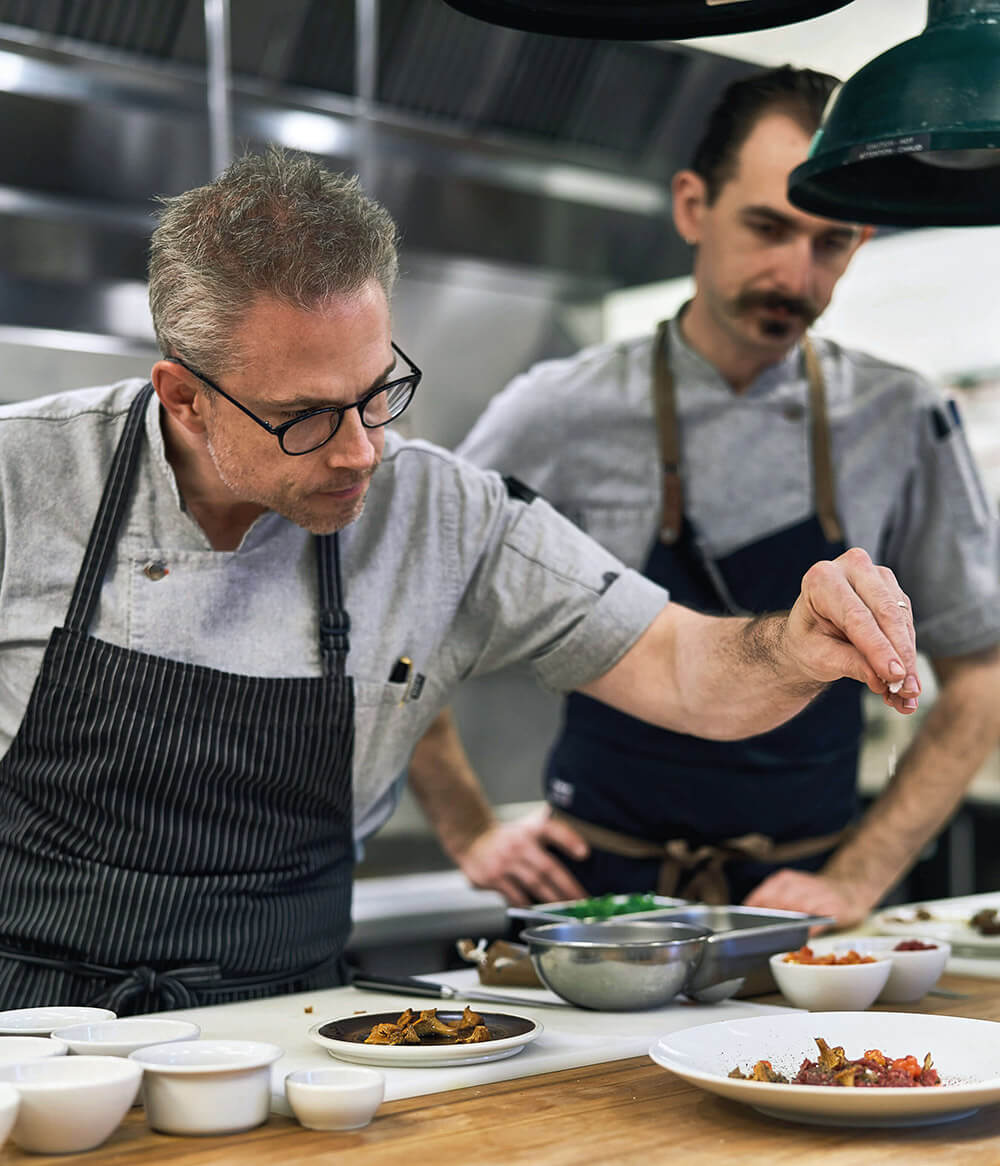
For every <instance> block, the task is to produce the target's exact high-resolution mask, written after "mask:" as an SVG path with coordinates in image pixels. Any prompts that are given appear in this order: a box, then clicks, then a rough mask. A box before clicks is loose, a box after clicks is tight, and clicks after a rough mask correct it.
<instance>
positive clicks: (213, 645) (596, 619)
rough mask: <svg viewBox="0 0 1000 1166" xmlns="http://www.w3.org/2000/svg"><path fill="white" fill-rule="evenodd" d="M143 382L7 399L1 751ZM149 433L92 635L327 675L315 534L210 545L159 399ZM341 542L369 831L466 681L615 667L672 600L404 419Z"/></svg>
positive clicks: (0, 412)
mask: <svg viewBox="0 0 1000 1166" xmlns="http://www.w3.org/2000/svg"><path fill="white" fill-rule="evenodd" d="M142 383H143V382H142V381H140V380H130V381H124V382H121V383H119V384H116V385H112V386H109V387H104V388H98V389H87V390H80V391H76V392H72V393H63V394H59V395H56V396H52V397H47V398H40V399H36V400H29V401H24V402H21V403H19V404H15V405H9V406H5V407H3V408H0V755H2V754H3V753H4V752H6V750H7V748H8V747H9V745H10V742H11V740H12V738H13V736H14V734H15V733H16V731H17V728H18V726H19V724H20V722H21V718H22V716H23V714H24V710H25V708H26V706H27V702H28V697H29V695H30V692H31V688H32V685H33V684H34V680H35V677H36V676H37V674H38V670H39V667H40V665H41V659H42V654H43V651H44V648H45V644H46V642H47V640H48V637H49V634H50V632H51V630H52V628H53V626H56V625H60V624H62V622H63V619H64V616H65V614H66V609H67V606H68V603H69V598H70V594H71V592H72V588H73V583H74V581H75V579H76V575H77V572H78V570H79V567H80V562H81V559H82V556H83V551H84V547H85V545H86V541H87V536H88V534H89V532H90V527H91V523H92V521H93V517H94V514H95V512H96V509H97V504H98V501H99V498H100V495H101V491H102V488H103V485H104V479H105V477H106V475H107V471H108V467H109V465H110V462H111V457H112V454H113V451H114V447H115V445H116V443H117V440H118V437H119V435H120V432H121V428H122V425H123V423H124V418H125V414H126V412H127V409H128V406H129V404H130V402H131V400H132V398H133V397H134V396H135V394H136V393H137V392H138V391H139V389H140V388H141V387H142ZM145 438H146V440H145V444H144V448H143V450H142V455H141V463H140V467H139V473H138V482H137V486H136V492H135V496H134V498H133V500H132V502H131V505H130V507H129V510H128V513H127V516H126V518H125V521H124V523H123V532H122V535H121V537H120V539H119V542H118V545H117V547H116V550H115V555H114V559H113V566H112V569H111V570H110V571H109V574H108V576H107V578H106V579H105V582H104V586H103V589H102V592H101V598H100V607H99V612H98V615H97V619H96V623H95V626H94V627H92V628H91V629H90V631H91V634H93V635H96V636H98V637H99V638H101V639H104V640H107V641H109V642H110V643H113V644H117V645H120V646H122V647H126V648H129V649H131V650H133V651H139V652H147V653H150V654H152V655H157V656H164V657H168V658H170V659H174V660H183V661H187V662H190V663H194V664H201V665H205V666H208V667H213V668H218V669H222V670H224V671H228V672H238V673H244V674H247V675H255V676H318V675H320V673H321V667H320V659H319V646H318V635H317V603H318V599H317V581H316V565H315V550H314V543H313V539H312V538H311V536H309V535H308V533H307V532H306V531H304V530H302V529H301V528H300V527H297V526H295V525H294V524H292V523H290V522H288V521H286V520H285V519H283V518H281V517H280V516H278V515H277V514H274V513H267V514H264V515H262V516H261V517H260V518H259V519H258V520H257V521H256V522H255V523H254V524H253V526H252V527H251V528H250V530H249V531H248V532H247V533H246V535H245V537H244V538H243V541H242V543H241V545H240V547H239V549H238V550H235V551H215V550H213V549H212V548H211V546H210V544H209V542H208V539H207V537H206V536H205V534H204V532H203V531H202V530H201V528H200V527H199V526H198V524H197V523H196V522H195V521H194V519H193V518H192V517H191V516H190V514H189V513H188V512H187V511H186V509H185V507H184V504H183V501H182V499H181V497H180V494H179V492H178V489H177V483H176V480H175V478H174V475H173V471H172V469H171V467H170V465H169V464H168V462H167V458H166V454H165V450H164V445H163V438H162V433H161V429H160V406H159V401H158V400H157V398H156V397H155V396H154V397H153V399H152V401H151V402H150V406H149V409H148V411H147V415H146V424H145ZM342 553H343V569H344V575H345V592H346V604H347V608H348V610H349V613H350V616H351V651H350V657H349V660H348V672H349V673H350V674H351V675H352V676H353V677H354V682H355V691H356V706H357V708H356V744H355V753H354V798H355V832H356V835H357V837H359V838H363V837H365V836H366V835H367V834H369V833H371V832H372V831H373V830H374V829H376V828H377V827H378V826H379V825H380V824H381V823H382V822H383V821H384V820H385V818H386V817H387V816H388V814H389V813H390V812H391V809H392V805H393V800H392V796H391V787H392V784H393V781H394V779H395V777H396V776H397V775H398V773H399V772H400V771H401V770H402V769H404V768H405V766H406V764H407V762H408V760H409V755H410V752H411V750H412V748H413V746H414V745H415V744H416V742H417V740H418V739H419V737H420V736H421V735H422V733H423V732H424V730H425V729H426V728H427V726H428V725H429V724H430V722H431V720H432V719H433V718H434V716H435V714H436V713H437V712H438V711H439V710H440V709H441V708H442V707H443V706H444V705H446V704H447V703H448V700H449V698H450V696H451V693H452V690H453V689H454V688H455V686H456V685H457V684H458V683H459V682H460V681H461V680H463V679H465V678H466V677H469V676H475V675H479V674H482V673H485V672H489V671H492V670H495V669H498V668H501V667H503V666H505V665H507V664H510V663H513V662H515V661H527V662H530V664H531V666H532V668H533V670H534V673H535V675H536V676H537V677H538V679H539V681H540V682H541V683H542V684H544V685H546V686H547V687H549V688H552V689H554V690H557V691H569V690H571V689H573V688H577V687H579V686H581V685H583V684H586V683H587V682H588V681H590V680H593V679H595V678H596V677H598V676H601V675H603V673H604V672H606V671H607V670H608V669H609V668H610V667H611V666H612V665H613V664H615V663H616V662H617V661H618V660H619V659H620V658H621V656H622V655H623V654H624V653H625V652H626V651H627V650H628V649H629V647H631V645H632V644H633V643H634V642H635V641H636V640H637V639H638V638H639V636H640V635H641V634H642V632H643V631H644V630H645V628H646V627H647V626H648V625H649V624H650V623H651V622H652V620H653V618H654V617H655V616H656V614H657V613H658V612H659V611H660V610H662V608H663V605H664V604H665V602H666V601H667V596H666V593H665V592H664V591H662V590H661V589H660V588H658V587H656V586H655V585H654V584H652V583H650V582H649V581H648V580H646V579H643V578H642V577H641V576H640V575H638V574H637V573H636V572H634V571H631V570H628V569H627V568H625V567H624V566H623V565H622V564H621V563H620V562H619V561H618V560H617V559H616V558H614V557H613V556H612V555H610V554H609V553H608V552H606V551H604V550H602V549H601V548H600V547H599V546H597V545H596V544H594V543H593V542H592V541H591V540H590V539H588V538H586V537H585V536H583V535H582V534H581V533H580V532H579V531H578V530H577V529H576V528H575V527H574V526H573V525H572V524H571V523H569V522H567V521H566V520H565V519H563V518H562V517H560V516H559V515H558V514H557V513H555V511H553V510H552V509H551V507H549V506H548V505H547V504H546V503H545V502H543V501H541V500H540V499H539V500H537V501H535V502H533V503H531V504H530V505H525V504H524V503H523V502H520V501H517V500H516V499H512V498H510V497H509V495H508V492H507V490H506V488H505V486H504V483H503V482H502V481H501V479H500V477H499V476H498V475H496V474H493V473H484V472H482V471H480V470H478V469H476V468H474V467H473V466H470V465H468V464H467V463H465V462H462V461H461V460H459V459H458V458H456V457H455V456H453V455H452V454H450V453H448V452H447V451H445V450H442V449H439V448H437V447H436V446H433V445H430V444H428V443H426V442H419V441H404V440H402V439H401V438H399V437H398V436H397V435H396V434H394V433H393V432H392V431H391V430H390V431H387V433H386V445H385V454H384V459H383V463H382V465H381V467H380V468H379V470H378V471H377V472H376V474H375V476H374V478H373V480H372V483H371V486H370V489H369V493H368V499H367V502H366V505H365V510H364V513H363V515H362V516H361V517H360V518H359V519H358V520H357V521H356V522H354V523H353V524H352V525H351V526H349V527H348V528H347V529H346V530H345V531H344V532H343V534H342ZM150 564H157V565H160V564H162V567H165V569H166V572H167V573H166V574H162V571H161V570H160V569H158V567H157V568H150ZM147 568H149V569H148V570H147ZM401 656H407V657H409V658H410V659H411V660H412V661H413V663H414V667H415V670H416V672H419V673H420V674H421V675H422V676H424V677H425V680H424V683H423V689H422V691H421V692H420V696H419V699H415V700H410V701H407V702H405V703H400V698H401V696H402V686H401V685H400V684H398V683H390V681H389V675H390V672H391V671H392V667H393V664H394V662H395V661H396V660H397V659H398V658H399V657H401Z"/></svg>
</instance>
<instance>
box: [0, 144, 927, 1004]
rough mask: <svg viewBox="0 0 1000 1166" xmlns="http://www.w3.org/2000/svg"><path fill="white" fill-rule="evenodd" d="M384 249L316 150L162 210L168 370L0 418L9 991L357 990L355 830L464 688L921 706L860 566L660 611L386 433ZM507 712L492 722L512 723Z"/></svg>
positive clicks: (442, 464) (840, 566) (3, 853)
mask: <svg viewBox="0 0 1000 1166" xmlns="http://www.w3.org/2000/svg"><path fill="white" fill-rule="evenodd" d="M396 268H397V257H396V238H395V228H394V225H393V223H392V220H391V219H390V217H389V215H388V214H387V213H386V212H385V211H384V210H383V209H382V208H381V207H379V206H378V205H377V204H375V203H373V202H372V201H371V200H369V199H368V198H366V197H365V196H364V195H363V194H362V192H361V191H360V189H359V188H358V186H357V184H356V182H354V181H353V180H352V181H348V180H346V179H344V178H342V177H340V176H337V175H333V174H330V173H328V172H326V171H324V170H323V169H322V168H321V167H320V166H319V165H318V164H317V163H315V162H314V161H312V160H310V159H307V158H296V157H291V156H287V155H284V154H282V153H280V152H271V153H269V154H267V155H265V156H248V157H246V158H243V159H241V160H239V161H237V162H236V163H234V164H233V165H232V166H231V167H230V168H229V169H228V170H226V171H225V173H223V174H222V175H221V176H220V177H219V178H218V179H216V180H215V181H214V182H212V183H210V184H209V185H207V186H204V187H200V188H198V189H195V190H191V191H188V192H186V193H184V194H181V195H178V196H177V197H175V198H169V199H166V200H164V208H163V212H162V216H161V219H160V224H159V226H158V227H157V229H156V231H155V232H154V235H153V239H152V249H151V256H150V267H149V276H150V306H151V310H152V315H153V321H154V325H155V328H156V334H157V339H158V343H159V346H160V349H161V351H162V354H163V356H162V359H160V360H158V361H157V362H156V363H155V364H154V365H153V368H152V373H151V380H150V382H149V383H147V384H143V383H142V382H141V381H127V382H123V383H120V384H116V385H112V386H110V387H107V388H99V389H89V390H82V391H79V392H72V393H64V394H60V395H58V396H53V397H48V398H42V399H39V400H33V401H27V402H24V403H21V404H18V405H12V406H8V407H6V408H4V409H2V410H0V498H2V502H0V548H2V555H3V573H2V578H0V692H2V699H0V747H2V754H3V755H2V759H0V771H2V772H0V787H2V788H3V793H4V796H3V799H2V802H0V999H2V1000H3V1001H4V1005H5V1007H18V1006H29V1005H41V1004H46V1003H54V1002H59V1003H63V1004H70V1003H85V1002H89V1003H102V1004H104V1005H106V1006H108V1007H111V1008H113V1009H114V1010H115V1011H117V1012H119V1013H127V1012H135V1011H148V1010H156V1009H158V1008H163V1007H183V1006H189V1005H192V1004H196V1003H197V1004H208V1003H221V1002H224V1001H228V1000H235V999H242V998H249V997H256V996H265V995H268V994H272V993H278V992H288V991H293V990H306V989H310V988H315V987H320V986H326V985H332V984H337V983H339V982H341V979H342V976H343V974H344V969H343V964H342V959H341V956H342V952H343V948H344V945H345V943H346V940H347V935H348V931H349V927H350V903H351V878H352V865H353V856H354V844H355V838H363V837H365V836H366V835H367V834H369V833H370V832H371V831H372V830H374V829H375V828H377V826H378V825H379V824H380V823H381V822H382V821H384V819H385V817H386V815H387V813H388V812H389V811H390V808H391V804H392V799H391V796H390V791H391V787H392V785H393V780H394V778H395V775H396V774H397V773H398V772H399V771H400V770H401V769H403V768H404V767H405V765H406V763H407V760H408V758H409V756H410V752H411V750H412V748H413V746H414V744H415V742H416V741H417V740H418V738H419V737H420V735H421V734H422V733H423V732H424V730H425V729H426V728H427V726H428V725H429V724H430V723H431V721H432V720H433V718H434V716H435V714H436V713H437V712H438V711H439V710H440V709H442V708H443V707H444V706H445V705H446V703H447V701H448V699H449V696H450V694H451V693H452V691H453V690H454V688H455V687H456V685H457V684H458V683H459V682H460V681H461V680H463V679H464V678H465V677H467V676H471V675H475V674H478V673H482V672H487V671H490V670H492V669H497V668H501V667H503V666H504V665H506V664H509V663H513V662H516V661H528V662H530V663H531V665H532V666H533V668H534V670H535V672H536V674H537V676H538V677H539V679H540V680H541V681H542V682H543V683H545V684H547V685H549V686H550V687H552V688H555V689H558V690H562V691H570V690H574V689H575V690H580V691H582V692H586V693H589V694H590V695H591V696H592V697H594V698H595V699H597V700H599V701H603V702H607V703H609V704H611V705H615V706H617V707H620V708H623V709H628V710H629V711H631V712H632V713H634V714H636V715H638V716H641V717H644V718H646V719H648V720H650V721H653V722H656V723H659V724H665V725H673V726H675V727H678V728H686V729H689V730H691V731H694V732H699V733H704V734H708V735H712V736H723V737H726V736H740V735H745V734H747V733H750V732H755V731H758V730H760V729H761V728H765V727H769V726H771V725H773V724H775V723H777V722H779V721H781V720H783V719H785V718H787V717H789V716H792V715H793V714H795V713H796V712H797V711H798V710H799V709H801V708H802V707H803V706H804V705H805V704H807V703H808V701H809V700H810V699H811V698H812V697H813V696H815V695H816V694H817V693H818V692H819V691H820V690H821V689H822V688H824V687H825V685H826V684H827V683H828V682H830V681H832V680H834V679H835V678H836V677H838V676H840V675H842V674H848V675H851V676H855V677H857V678H858V679H861V680H863V681H865V682H866V683H867V684H868V685H869V686H870V687H871V688H872V689H873V690H874V691H876V692H878V693H881V694H882V695H883V697H884V698H885V700H886V701H887V702H888V703H889V704H890V705H891V706H892V707H893V708H895V709H897V710H898V711H900V712H904V713H908V712H912V711H913V710H914V709H915V708H916V705H917V698H918V694H919V691H920V686H919V681H918V679H917V677H916V662H915V656H914V647H913V636H912V629H911V626H910V622H909V616H908V611H907V610H906V599H905V596H904V595H903V593H902V592H901V590H900V589H899V587H898V586H897V584H896V582H895V579H894V578H893V576H892V575H891V573H890V572H888V571H885V570H884V569H882V568H880V567H875V566H874V565H873V564H872V563H871V561H870V559H869V558H868V557H867V555H865V554H864V553H863V552H856V551H852V552H848V553H847V554H845V555H843V556H841V557H839V558H838V559H837V561H836V562H829V563H825V564H822V565H820V566H819V567H817V568H816V569H814V570H813V571H811V572H810V573H809V575H808V576H807V577H806V578H805V579H804V581H803V589H802V595H801V597H800V599H799V600H798V602H797V603H796V605H795V607H794V608H793V609H792V611H791V612H790V613H787V614H783V615H780V616H775V617H768V618H764V619H731V620H720V619H712V618H707V617H704V616H701V615H698V614H696V613H695V612H693V611H690V610H687V609H685V608H683V607H681V606H679V605H676V604H671V603H668V601H667V599H668V597H667V595H666V593H665V592H663V591H662V590H661V589H660V588H659V587H657V586H655V585H654V584H652V583H650V582H648V581H647V580H644V579H642V578H641V576H639V575H638V574H637V573H635V572H632V571H629V570H627V569H626V568H625V567H624V566H623V565H622V564H621V563H620V562H619V561H618V560H617V559H615V558H614V557H613V556H611V555H610V554H608V553H607V552H605V551H603V550H602V549H601V548H600V547H599V546H598V545H597V544H595V543H593V542H591V541H590V540H589V539H588V538H587V537H586V536H585V535H583V534H582V533H580V532H579V531H578V530H577V529H576V528H575V527H574V526H573V525H572V524H571V523H569V522H567V521H566V520H565V519H563V518H561V517H559V516H558V515H557V514H556V513H555V512H554V511H553V510H551V509H550V508H549V507H548V506H547V505H546V504H545V503H544V502H542V501H540V500H535V499H533V498H532V496H531V495H530V493H529V492H527V491H525V490H523V489H522V488H520V487H519V486H518V485H517V484H516V483H512V482H510V483H505V481H504V480H503V479H501V478H500V477H499V476H498V475H496V474H492V473H487V472H484V471H480V470H478V469H475V468H473V467H472V466H470V465H468V464H466V463H465V462H462V461H461V460H459V459H458V458H456V457H454V456H452V455H451V454H449V453H447V452H446V451H444V450H441V449H438V448H436V447H434V446H431V445H428V444H426V443H423V442H418V441H414V442H408V441H404V440H402V439H401V438H400V437H399V436H398V435H396V434H394V433H393V432H391V430H389V429H387V423H388V422H391V421H392V420H393V419H394V418H396V417H398V416H399V415H400V413H401V412H402V411H403V410H404V409H405V408H406V406H407V404H408V403H409V401H410V400H411V398H412V396H413V393H414V391H415V390H416V388H417V385H418V383H419V380H420V371H419V369H418V368H417V367H416V366H415V365H414V364H413V363H412V362H411V361H410V360H409V359H408V358H407V357H405V356H404V355H403V353H402V352H401V351H400V349H399V347H398V346H397V345H396V344H395V343H394V342H393V341H392V330H391V320H390V313H389V303H390V296H391V291H392V286H393V282H394V280H395V277H396ZM501 711H502V710H501Z"/></svg>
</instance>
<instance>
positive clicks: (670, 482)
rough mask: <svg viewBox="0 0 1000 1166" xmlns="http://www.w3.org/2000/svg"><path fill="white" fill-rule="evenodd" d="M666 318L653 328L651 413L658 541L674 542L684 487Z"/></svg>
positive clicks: (680, 521)
mask: <svg viewBox="0 0 1000 1166" xmlns="http://www.w3.org/2000/svg"><path fill="white" fill-rule="evenodd" d="M669 327H670V321H669V320H661V321H660V323H659V325H658V326H657V329H656V341H655V345H654V349H653V412H654V414H655V416H656V432H657V434H658V435H659V439H660V466H661V473H662V475H663V477H662V483H663V506H662V512H661V514H660V541H661V542H664V543H668V544H672V543H675V542H676V541H677V540H678V539H679V538H680V537H681V527H682V526H683V523H684V486H683V483H682V481H681V442H680V433H679V432H678V428H677V401H676V398H675V395H674V375H673V373H672V372H671V371H670V342H669V334H668V329H669Z"/></svg>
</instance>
